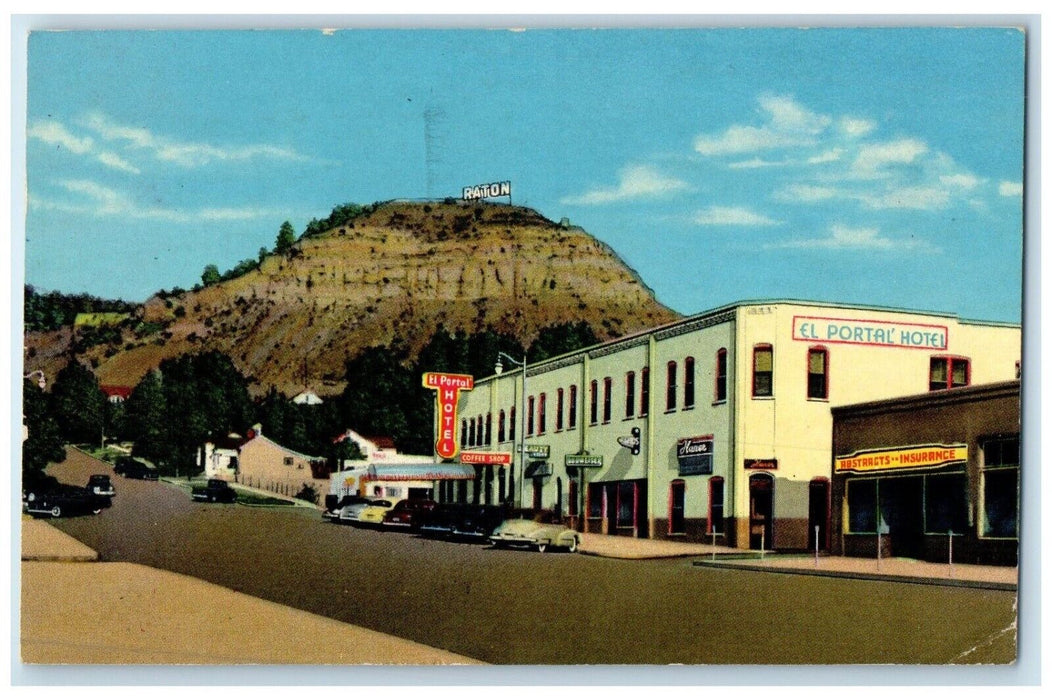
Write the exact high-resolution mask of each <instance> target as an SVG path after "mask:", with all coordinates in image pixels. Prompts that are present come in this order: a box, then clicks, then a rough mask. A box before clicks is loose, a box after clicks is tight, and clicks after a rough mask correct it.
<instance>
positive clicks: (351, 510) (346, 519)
mask: <svg viewBox="0 0 1052 700" xmlns="http://www.w3.org/2000/svg"><path fill="white" fill-rule="evenodd" d="M375 501H376V499H373V498H366V499H365V500H364V501H362V502H361V503H352V504H350V505H347V506H344V507H343V508H341V509H340V522H341V523H353V522H357V521H358V516H359V515H361V513H362V511H363V510H365V509H366V508H368V507H369V506H371V505H372V504H373V503H374V502H375Z"/></svg>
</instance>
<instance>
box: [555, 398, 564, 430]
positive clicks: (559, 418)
mask: <svg viewBox="0 0 1052 700" xmlns="http://www.w3.org/2000/svg"><path fill="white" fill-rule="evenodd" d="M563 400H564V396H563V390H562V389H558V390H557V391H556V392H555V430H556V431H559V430H562V429H563V409H564V408H565V406H564V404H563Z"/></svg>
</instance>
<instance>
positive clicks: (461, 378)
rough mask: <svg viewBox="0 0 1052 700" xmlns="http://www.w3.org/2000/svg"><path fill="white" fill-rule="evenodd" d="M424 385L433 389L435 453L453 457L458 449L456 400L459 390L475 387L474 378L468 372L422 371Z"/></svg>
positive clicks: (468, 389)
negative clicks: (435, 433) (435, 407)
mask: <svg viewBox="0 0 1052 700" xmlns="http://www.w3.org/2000/svg"><path fill="white" fill-rule="evenodd" d="M424 386H425V387H427V388H428V389H434V390H435V403H436V404H437V410H436V411H435V415H436V418H437V422H436V428H437V430H438V435H437V436H436V439H435V454H437V455H438V456H439V457H441V458H442V459H453V458H454V457H456V456H457V452H458V451H459V450H460V445H459V444H457V401H458V400H459V398H460V392H461V391H471V390H472V389H474V388H475V378H474V377H472V376H471V375H470V374H447V373H444V372H426V373H424Z"/></svg>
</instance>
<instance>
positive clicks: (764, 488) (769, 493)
mask: <svg viewBox="0 0 1052 700" xmlns="http://www.w3.org/2000/svg"><path fill="white" fill-rule="evenodd" d="M773 542H774V478H773V477H771V475H770V474H753V475H752V476H750V477H749V549H772V548H773V547H772V544H773Z"/></svg>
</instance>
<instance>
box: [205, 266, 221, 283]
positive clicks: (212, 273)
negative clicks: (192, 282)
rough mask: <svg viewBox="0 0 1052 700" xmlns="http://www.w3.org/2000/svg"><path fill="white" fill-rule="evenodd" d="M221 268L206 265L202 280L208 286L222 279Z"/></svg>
mask: <svg viewBox="0 0 1052 700" xmlns="http://www.w3.org/2000/svg"><path fill="white" fill-rule="evenodd" d="M220 279H221V278H220V276H219V268H218V267H216V266H215V265H205V271H204V272H202V273H201V282H202V283H203V284H204V285H205V286H206V287H207V286H209V285H211V284H217V283H218V282H219V281H220Z"/></svg>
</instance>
